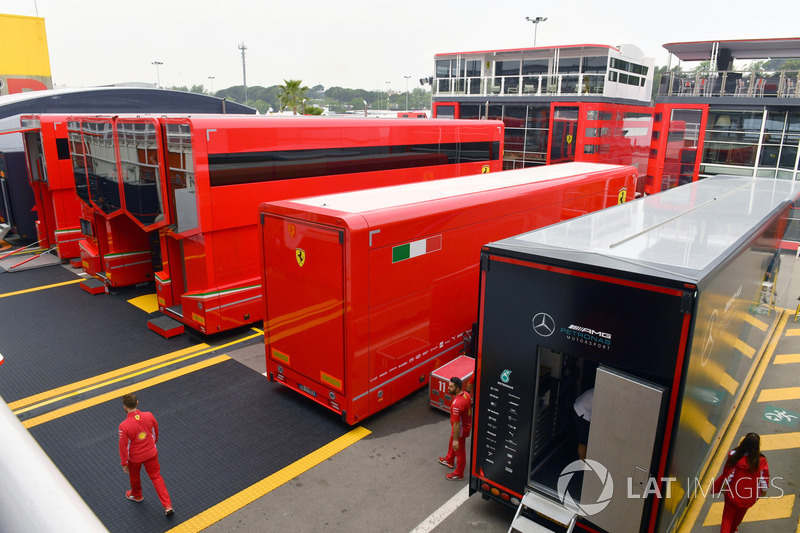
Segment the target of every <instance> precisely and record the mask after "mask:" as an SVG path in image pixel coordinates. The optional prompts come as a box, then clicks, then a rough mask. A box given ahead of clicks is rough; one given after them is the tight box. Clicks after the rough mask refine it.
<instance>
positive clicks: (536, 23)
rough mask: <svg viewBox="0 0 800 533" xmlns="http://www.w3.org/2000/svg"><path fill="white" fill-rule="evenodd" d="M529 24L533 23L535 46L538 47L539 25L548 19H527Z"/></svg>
mask: <svg viewBox="0 0 800 533" xmlns="http://www.w3.org/2000/svg"><path fill="white" fill-rule="evenodd" d="M525 20H527V21H528V22H533V46H536V30H537V29H538V28H539V23H540V22H544V21H545V20H547V17H536V18H530V17H525Z"/></svg>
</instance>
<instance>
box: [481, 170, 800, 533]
mask: <svg viewBox="0 0 800 533" xmlns="http://www.w3.org/2000/svg"><path fill="white" fill-rule="evenodd" d="M798 194H800V185H798V184H797V183H793V182H791V181H779V180H774V179H758V178H741V177H723V176H717V177H712V178H707V179H704V180H701V181H699V182H696V183H691V184H688V185H684V186H681V187H677V188H675V189H672V190H669V191H666V192H663V193H659V194H656V195H653V196H649V197H646V198H643V199H639V200H636V201H633V202H628V203H626V204H622V205H619V206H614V207H611V208H608V209H605V210H603V211H599V212H596V213H592V214H589V215H585V216H583V217H579V218H576V219H573V220H570V221H567V222H563V223H560V224H556V225H553V226H549V227H547V228H543V229H540V230H536V231H533V232H530V233H526V234H522V235H518V236H516V237H512V238H508V239H505V240H502V241H499V242H494V243H490V244H488V245H486V246H484V247H483V249H482V252H481V300H480V315H479V322H478V328H479V329H478V346H477V365H476V366H477V370H476V382H475V383H476V387H475V396H474V397H475V405H474V407H475V421H474V426H473V427H474V428H475V430H474V433H473V437H472V438H473V440H472V462H471V464H472V466H471V472H470V489H471V491H472V492H473V493H474V492H480V493H481V494H482V495H483V496H484V497H485V498H493V499H496V500H498V501H501V502H504V503H506V504H508V505H511V506H514V507H517V508H518V512H517V516H516V517H515V519H514V525H513V526H512V530H519V531H542V532H544V531H572V529H573V528H574V529H576V530H585V531H605V532H609V533H620V532H622V533H628V532H656V531H657V532H666V531H672V530H674V528H675V526H676V524H677V523H678V522H679V520H680V518H681V516H682V514H683V512H684V511H685V510H686V507H687V505H688V503H689V502H690V501H691V499H692V498H694V497H695V496H697V495H700V490H705V492H706V493H707V492H708V491H707V489H708V487H702V486H701V479H702V478H703V476H704V474H705V473H706V470H708V466H709V463H710V459H711V455H712V454H713V452H714V451H715V449H716V447H717V445H718V444H719V442H720V439H721V438H722V435H723V433H724V431H725V428H726V426H727V424H728V423H729V421H730V417H731V416H732V413H733V410H734V408H735V407H736V405H737V404H738V402H739V400H740V399H741V397H742V395H743V391H744V389H745V388H746V386H747V383H748V381H749V380H750V378H751V376H752V373H753V372H754V370H755V367H756V363H757V360H758V355H759V354H761V353H762V352H763V346H765V344H766V342H767V341H768V337H769V335H770V333H771V331H773V330H774V327H775V326H776V323H777V319H778V317H779V315H780V311H778V310H777V308H776V304H779V303H780V302H778V301H777V298H778V295H779V294H780V295H781V296H782V297H784V298H787V299H788V296H789V295H787V294H785V292H787V291H785V290H784V291H781V288H782V287H784V283H785V281H786V280H787V279H788V278H789V277H790V276H791V274H790V273H789V272H787V271H788V270H789V269H790V267H791V266H792V265H793V264H794V257H795V252H794V251H791V252H789V251H784V252H783V253H787V254H790V259H791V261H788V260H787V261H784V263H783V264H784V269H783V271H780V272H779V267H780V264H781V253H782V252H781V242H782V239H783V237H784V233H785V231H786V229H787V225H788V217H789V214H790V211H791V209H792V207H793V204H794V202H795V201H796V200H797V198H798ZM781 292H783V293H784V294H781ZM590 390H591V391H592V392H593V401H592V402H591V416H590V422H589V430H588V442H587V443H586V448H585V450H586V451H585V459H583V460H580V459H579V456H578V440H577V434H578V431H577V429H576V428H577V426H578V417H577V415H576V411H575V409H574V408H573V404H574V403H575V400H576V399H577V398H578V397H579V396H581V395H582V394H583V393H585V392H587V391H590Z"/></svg>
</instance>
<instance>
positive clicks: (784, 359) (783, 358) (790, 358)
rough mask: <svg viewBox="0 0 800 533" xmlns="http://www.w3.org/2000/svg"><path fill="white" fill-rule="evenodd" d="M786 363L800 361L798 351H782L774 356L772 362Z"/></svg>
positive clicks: (775, 363)
mask: <svg viewBox="0 0 800 533" xmlns="http://www.w3.org/2000/svg"><path fill="white" fill-rule="evenodd" d="M788 363H800V353H783V354H779V355H776V356H775V360H774V361H773V362H772V364H774V365H785V364H788Z"/></svg>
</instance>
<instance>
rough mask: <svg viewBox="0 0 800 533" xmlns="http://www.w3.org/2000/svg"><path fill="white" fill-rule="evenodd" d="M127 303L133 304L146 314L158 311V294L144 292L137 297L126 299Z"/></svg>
mask: <svg viewBox="0 0 800 533" xmlns="http://www.w3.org/2000/svg"><path fill="white" fill-rule="evenodd" d="M128 303H129V304H131V305H135V306H136V307H138V308H139V309H141V310H142V311H144V312H145V313H148V314H150V313H155V312H156V311H158V296H157V295H156V294H155V293H153V294H145V295H143V296H139V297H138V298H131V299H130V300H128Z"/></svg>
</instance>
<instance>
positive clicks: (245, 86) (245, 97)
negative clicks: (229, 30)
mask: <svg viewBox="0 0 800 533" xmlns="http://www.w3.org/2000/svg"><path fill="white" fill-rule="evenodd" d="M239 50H241V51H242V83H243V84H244V105H247V68H246V66H245V61H244V51H245V50H247V47H246V46H245V45H244V43H242V44H240V45H239Z"/></svg>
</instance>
